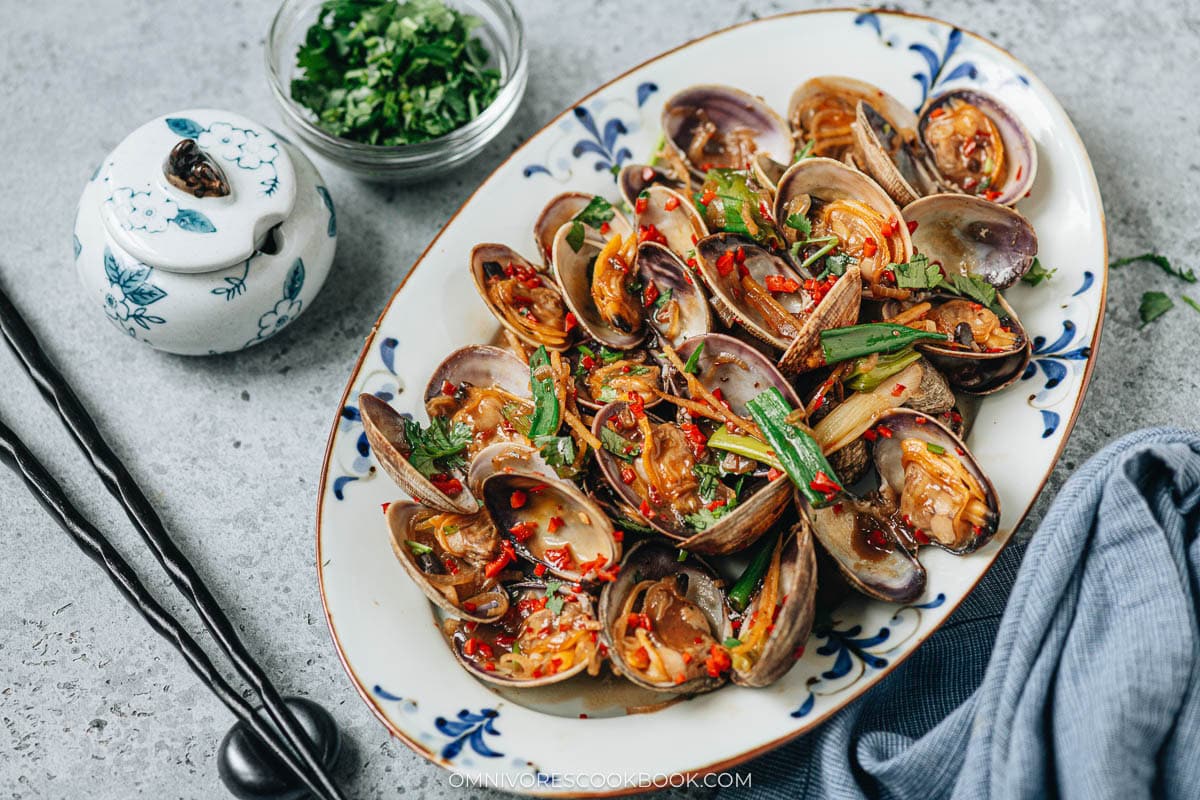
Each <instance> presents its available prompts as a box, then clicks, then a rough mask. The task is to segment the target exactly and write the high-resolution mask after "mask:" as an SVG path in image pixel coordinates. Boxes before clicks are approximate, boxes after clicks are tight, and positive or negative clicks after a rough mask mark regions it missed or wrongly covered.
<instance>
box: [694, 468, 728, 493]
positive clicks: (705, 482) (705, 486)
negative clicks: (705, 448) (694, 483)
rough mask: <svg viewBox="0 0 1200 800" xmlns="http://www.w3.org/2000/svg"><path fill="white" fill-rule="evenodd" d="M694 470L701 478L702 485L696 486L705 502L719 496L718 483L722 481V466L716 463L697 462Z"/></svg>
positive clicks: (697, 491)
mask: <svg viewBox="0 0 1200 800" xmlns="http://www.w3.org/2000/svg"><path fill="white" fill-rule="evenodd" d="M692 472H694V473H695V474H696V475H697V476H699V478H700V485H699V486H698V487H697V488H696V493H697V494H698V495H700V499H701V500H703V501H704V502H705V503H711V502H712V501H713V500H715V499H716V497H717V484H718V483H720V477H721V468H720V467H718V466H716V465H715V464H696V465H695V466H694V467H692Z"/></svg>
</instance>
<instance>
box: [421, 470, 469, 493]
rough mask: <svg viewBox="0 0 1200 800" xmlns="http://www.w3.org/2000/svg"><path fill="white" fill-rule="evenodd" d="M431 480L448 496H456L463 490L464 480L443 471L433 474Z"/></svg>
mask: <svg viewBox="0 0 1200 800" xmlns="http://www.w3.org/2000/svg"><path fill="white" fill-rule="evenodd" d="M429 482H430V483H432V484H433V487H434V488H435V489H437V490H438V491H439V492H441V493H442V494H444V495H446V496H447V497H454V496H455V495H457V494H459V493H461V492H462V490H463V485H462V481H460V480H459V479H458V478H452V477H450V476H449V475H447V474H445V473H443V472H439V473H438V474H436V475H431V476H430V477H429Z"/></svg>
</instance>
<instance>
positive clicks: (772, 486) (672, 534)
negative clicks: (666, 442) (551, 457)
mask: <svg viewBox="0 0 1200 800" xmlns="http://www.w3.org/2000/svg"><path fill="white" fill-rule="evenodd" d="M735 341H736V340H735ZM743 346H745V345H743ZM747 349H750V348H747ZM625 408H626V404H625V403H622V402H616V403H609V404H608V405H606V406H605V407H604V408H602V409H600V410H599V411H598V412H596V418H595V420H594V421H593V424H592V432H593V433H595V435H596V436H598V437H599V436H602V435H603V434H601V432H600V430H601V428H602V427H604V426H605V424H606V423H607V422H608V420H609V419H610V418H615V416H616V415H618V414H621V413H622V412H623V411H624V410H625ZM621 435H622V436H624V437H625V438H626V439H627V440H628V441H629V442H630V443H631V444H632V445H633V446H634V447H635V448H639V449H640V448H641V446H642V435H641V433H640V431H639V430H638V429H637V428H636V427H635V428H633V429H632V430H626V431H622V433H621ZM596 459H597V461H598V463H599V465H600V470H601V472H602V473H603V475H604V477H605V479H606V480H607V481H608V485H609V486H610V487H611V489H612V492H613V494H614V495H616V497H617V498H618V499H619V501H620V502H621V504H622V505H623V507H625V508H628V509H630V510H632V509H641V508H642V507H643V506H644V504H645V502H646V498H644V497H641V496H640V495H639V494H638V493H637V492H636V491H635V490H634V488H633V487H632V486H630V485H628V484H626V483H625V482H624V481H623V480H622V477H621V471H622V469H625V468H631V467H630V464H631V462H630V461H625V460H624V459H622V458H619V457H617V456H616V455H614V454H613V453H610V452H609V451H608V450H601V451H600V452H598V453H597V454H596ZM789 486H790V484H788V482H787V481H785V480H774V481H765V482H762V483H761V485H759V486H758V487H757V488H753V489H752V488H747V489H746V490H744V491H746V492H747V495H746V497H745V498H744V499H743V500H741V501H739V503H738V505H737V507H735V508H734V509H733V510H731V511H730V512H729V513H727V514H726V515H725V516H723V517H721V518H720V519H718V520H717V521H716V522H715V523H714V524H712V525H710V526H709V527H708V528H705V529H704V530H701V531H696V530H694V529H693V528H691V527H690V526H689V525H688V524H686V523H685V522H684V521H682V520H680V519H678V518H677V517H676V516H675V515H670V516H668V515H666V514H657V513H655V514H652V515H650V516H649V518H648V517H647V515H645V514H643V513H642V512H641V511H640V510H639V511H638V513H637V515H636V518H635V519H634V522H636V523H637V524H638V525H644V526H646V527H648V528H651V529H653V530H655V531H657V532H658V533H660V534H662V535H663V536H666V537H667V538H669V539H672V540H674V541H675V542H676V543H677V546H678V547H680V548H682V549H685V550H687V551H688V552H693V553H703V554H706V555H726V554H728V553H733V552H736V551H738V550H741V549H743V548H744V547H747V546H749V545H750V544H751V543H752V542H754V540H756V539H757V538H758V537H759V536H761V535H762V534H763V533H764V532H765V531H767V530H768V529H769V528H770V527H771V526H772V525H773V524H775V522H776V521H778V519H779V518H780V517H781V516H782V515H783V512H784V511H786V510H787V503H788V495H789V494H790V490H789V488H788V487H789Z"/></svg>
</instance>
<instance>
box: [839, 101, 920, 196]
mask: <svg viewBox="0 0 1200 800" xmlns="http://www.w3.org/2000/svg"><path fill="white" fill-rule="evenodd" d="M889 99H890V98H889ZM892 104H893V105H891V106H890V107H888V108H886V109H885V108H884V107H883V106H881V105H878V104H876V103H874V102H868V101H866V100H863V101H861V102H859V104H858V108H857V110H856V112H855V122H854V162H855V164H856V165H857V166H859V167H860V168H862V170H863V172H865V173H867V174H868V175H870V176H871V177H872V178H874V179H875V181H876V182H877V183H878V184H879V185H880V186H881V187H883V190H884V191H885V192H887V193H888V195H889V196H890V197H891V198H892V199H893V200H895V201H896V203H898V204H899V205H902V206H903V205H906V204H908V203H911V202H912V201H914V200H916V199H917V198H918V197H924V196H926V195H928V194H933V193H934V192H937V191H939V190H940V189H939V186H938V183H937V178H936V177H935V176H934V175H933V171H932V168H931V167H930V166H929V165H928V163H927V162H926V160H925V158H924V151H923V150H922V149H921V147H920V145H919V144H918V143H917V141H916V127H917V118H916V117H915V116H913V114H912V112H910V111H909V110H908V109H906V108H904V107H903V106H901V105H900V104H899V103H896V102H895V100H892Z"/></svg>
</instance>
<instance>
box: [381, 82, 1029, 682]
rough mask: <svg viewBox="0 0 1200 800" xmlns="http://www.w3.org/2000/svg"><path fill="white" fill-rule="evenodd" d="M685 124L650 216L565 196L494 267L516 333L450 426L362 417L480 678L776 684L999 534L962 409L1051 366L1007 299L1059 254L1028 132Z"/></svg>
mask: <svg viewBox="0 0 1200 800" xmlns="http://www.w3.org/2000/svg"><path fill="white" fill-rule="evenodd" d="M662 127H663V139H662V142H663V144H662V147H661V151H660V152H659V153H657V154H655V156H654V158H653V159H652V160H651V162H650V163H648V164H632V165H627V166H625V167H624V168H623V169H622V170H621V172H620V174H619V175H618V176H617V179H618V180H617V188H618V191H619V193H620V195H621V199H616V198H604V197H597V196H592V195H589V194H584V193H580V192H566V193H563V194H560V195H558V196H556V197H553V198H551V199H550V200H549V201H548V202H547V203H546V205H545V207H544V208H543V209H542V210H541V211H540V213H537V214H531V215H530V216H531V218H533V226H532V233H533V239H532V241H531V242H528V243H527V246H525V245H519V246H516V247H514V246H510V245H506V244H499V243H483V244H479V245H477V246H476V247H475V248H474V250H473V251H472V253H471V258H470V264H469V265H468V266H469V270H470V274H471V279H472V280H473V281H474V283H475V285H476V287H477V288H478V290H479V295H480V297H481V298H482V300H483V302H484V304H485V305H486V307H487V308H488V309H489V310H490V311H491V312H492V314H494V315H495V317H496V319H497V320H498V322H499V323H500V325H501V326H502V330H501V335H500V338H499V339H498V340H497V342H496V343H493V344H478V345H471V346H468V347H464V348H461V349H459V350H456V351H455V352H453V353H451V354H449V355H448V356H447V357H446V358H445V360H444V361H443V362H442V363H441V364H440V365H439V366H438V368H437V369H436V370H435V372H434V374H433V375H432V376H431V377H430V379H429V383H428V385H427V386H426V389H425V393H424V401H425V416H426V417H427V418H428V422H425V421H418V420H416V419H413V418H411V417H409V416H407V415H401V414H399V413H398V412H397V411H395V410H394V409H393V408H392V407H391V406H390V405H388V404H387V403H384V402H383V401H381V400H379V399H378V398H376V397H374V396H372V395H363V396H362V397H360V398H359V401H360V408H361V412H362V418H363V423H364V426H365V429H366V435H367V438H368V441H369V443H370V446H371V449H372V451H373V453H374V457H375V459H376V461H377V462H378V464H379V466H380V467H381V468H382V469H383V470H384V472H386V473H387V474H388V475H389V476H390V477H391V478H392V479H393V480H394V481H395V482H396V484H397V485H398V486H399V487H400V488H401V489H403V490H404V491H405V492H406V493H407V495H408V497H410V498H411V499H410V500H398V501H396V502H394V503H391V504H389V506H388V507H387V509H386V522H387V526H388V530H389V532H390V537H391V542H392V546H393V549H394V551H395V554H396V557H397V559H398V560H399V561H400V564H401V566H402V568H403V570H404V571H405V572H406V573H407V575H408V576H409V577H410V578H411V579H412V580H413V581H414V582H415V583H416V585H417V586H419V587H420V588H421V590H422V591H423V592H424V593H425V594H426V596H427V597H428V598H429V600H430V601H431V602H432V603H434V604H435V605H436V606H437V607H438V608H439V609H440V611H441V612H442V613H441V615H440V617H441V619H442V629H443V632H444V634H445V638H446V642H447V645H448V647H449V648H450V651H451V652H452V653H453V656H454V657H455V658H456V659H457V660H458V661H459V662H460V663H461V664H462V665H463V667H465V668H466V669H467V670H469V671H470V672H471V673H472V674H473V675H475V676H476V677H478V678H479V679H480V680H483V681H487V682H490V683H493V684H496V685H503V686H507V687H514V686H516V687H520V686H540V685H544V684H548V683H555V682H559V681H564V680H568V679H571V678H573V677H574V676H576V675H579V674H580V673H583V672H586V673H588V674H590V675H593V676H595V675H599V674H600V673H601V672H602V671H605V670H610V671H611V672H613V673H615V674H617V675H619V676H622V677H623V678H625V679H627V680H629V681H631V682H633V683H634V684H637V685H638V686H640V687H643V688H646V689H650V690H654V691H661V692H664V693H670V694H674V695H691V694H698V693H702V692H707V691H711V690H713V689H716V688H718V687H720V686H722V685H724V684H726V683H728V682H732V683H734V684H737V685H742V686H750V687H761V686H766V685H769V684H771V683H773V682H774V681H776V680H778V679H779V678H780V677H781V676H783V675H784V674H785V673H786V672H787V671H788V670H789V669H790V668H791V667H792V665H793V664H794V663H795V661H796V660H797V659H798V658H799V657H800V654H802V653H803V650H804V645H805V642H806V641H807V639H808V636H809V634H810V632H811V630H812V626H813V620H814V618H815V616H816V613H817V608H816V606H817V604H818V602H821V603H836V602H839V601H840V599H841V598H843V597H845V596H846V595H847V594H848V593H850V592H861V593H863V594H865V595H868V596H870V597H872V598H876V599H878V600H882V601H886V602H894V603H909V602H913V601H915V600H917V599H918V598H919V597H921V595H922V594H923V593H924V591H925V585H926V571H925V568H924V567H923V566H922V564H921V560H920V554H921V550H922V548H924V547H935V548H940V549H942V550H945V551H948V552H950V553H953V554H955V555H965V554H968V553H970V552H972V551H974V550H975V549H977V548H979V547H980V546H982V545H984V544H985V543H987V542H988V541H989V539H990V538H991V537H992V536H993V535H994V534H995V532H996V529H997V525H998V522H999V517H1000V509H999V502H998V500H997V496H996V491H995V489H994V488H993V487H992V484H991V482H990V481H989V480H988V477H987V476H986V475H985V474H984V472H983V470H982V469H981V468H980V466H979V464H978V462H977V461H976V460H975V458H974V457H973V456H972V454H971V452H970V450H969V448H968V446H967V444H966V438H967V435H968V433H969V431H968V430H967V422H966V420H965V419H964V417H963V414H962V409H963V408H964V406H963V405H962V402H961V401H963V400H965V399H966V398H967V396H970V395H986V394H990V393H992V392H996V391H999V390H1001V389H1003V388H1004V387H1006V386H1008V385H1009V384H1011V383H1012V382H1013V381H1014V380H1015V379H1016V378H1017V376H1019V375H1020V374H1021V373H1022V371H1023V370H1024V369H1025V366H1026V365H1027V363H1028V360H1029V357H1030V342H1029V337H1028V336H1027V334H1026V332H1025V329H1024V328H1023V326H1022V325H1021V321H1020V319H1019V318H1018V317H1017V314H1016V312H1015V311H1014V309H1013V308H1012V306H1011V305H1009V303H1008V302H1007V301H1006V300H1005V298H1004V297H1003V295H1002V291H1003V290H1004V289H1007V288H1008V287H1010V286H1012V285H1013V284H1014V283H1015V282H1016V281H1018V280H1019V279H1020V278H1021V277H1022V276H1023V275H1024V274H1025V273H1026V272H1027V271H1028V270H1029V269H1030V268H1031V264H1032V262H1033V260H1034V257H1035V256H1036V253H1037V236H1036V234H1035V233H1034V231H1033V228H1032V226H1031V225H1030V223H1029V222H1028V220H1026V219H1025V218H1024V217H1023V216H1022V215H1021V214H1020V213H1019V212H1018V211H1016V210H1015V209H1014V208H1013V207H1012V206H1013V205H1014V204H1015V203H1016V202H1017V201H1018V200H1019V199H1020V198H1021V197H1023V196H1025V194H1026V193H1027V192H1028V191H1029V188H1030V186H1031V185H1032V182H1033V180H1034V177H1035V173H1036V168H1037V160H1036V150H1035V148H1034V146H1033V142H1032V140H1031V138H1030V136H1029V134H1028V133H1027V132H1026V131H1025V129H1024V128H1023V127H1022V126H1021V124H1020V123H1019V122H1018V120H1017V119H1016V118H1015V117H1014V116H1013V114H1012V113H1011V112H1010V111H1009V110H1007V109H1006V108H1005V107H1004V106H1003V105H1001V104H1000V103H999V102H998V101H997V100H995V99H994V98H991V97H989V96H986V95H984V94H982V93H979V92H976V91H973V90H970V91H968V90H954V91H949V92H946V93H944V94H941V95H938V96H935V97H932V98H930V99H929V101H928V102H927V103H926V104H925V106H924V108H922V109H921V111H920V113H918V114H913V113H912V112H910V111H908V110H907V109H906V108H904V107H903V106H902V105H900V103H898V102H897V101H896V100H895V99H893V98H891V97H890V96H888V95H887V94H886V93H885V92H883V91H882V90H880V89H878V88H876V87H874V86H871V85H869V84H865V83H863V82H861V81H857V80H852V79H849V78H844V77H838V76H824V77H820V78H814V79H812V80H810V81H807V82H805V83H804V84H803V85H801V86H800V87H799V88H798V89H797V90H796V92H795V94H794V95H793V97H792V99H791V102H790V103H789V107H788V108H787V110H786V115H783V116H781V115H780V114H778V113H776V112H775V111H774V110H772V109H771V108H770V107H768V106H767V105H766V104H765V103H764V102H763V101H762V100H761V99H759V98H757V97H754V96H752V95H750V94H747V93H746V92H743V91H741V90H739V89H735V88H732V87H726V86H716V85H703V86H695V87H691V88H689V89H686V90H684V91H681V92H679V93H677V94H676V95H675V96H673V97H671V98H670V99H669V100H667V101H666V104H665V106H664V108H663V113H662ZM764 398H769V399H770V400H771V402H772V403H774V405H773V406H771V408H774V409H776V411H773V412H769V413H768V411H765V410H764V409H765V408H767V407H768V406H767V404H766V401H765V400H764ZM778 409H782V411H779V410H778ZM771 414H774V416H771ZM781 431H782V432H783V433H782V434H781ZM780 436H782V437H783V438H779V437H780ZM794 442H799V443H800V445H797V446H798V447H799V448H800V452H805V451H804V448H809V452H810V456H811V458H810V461H809V462H805V463H808V464H812V463H817V464H818V466H819V467H820V468H819V469H818V470H817V471H816V472H815V473H812V472H811V471H810V472H808V473H805V472H804V471H803V470H804V469H805V467H804V465H803V464H801V465H800V466H797V464H798V463H799V462H797V461H796V460H795V458H794V457H793V456H792V455H789V453H790V451H789V450H788V448H789V447H791V446H792V445H791V444H789V443H794ZM812 459H815V461H813V460H812ZM818 564H820V567H818ZM818 570H820V574H818ZM818 580H820V582H821V583H822V584H823V591H822V592H821V600H820V601H818V594H817V591H816V590H817V585H818Z"/></svg>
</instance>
